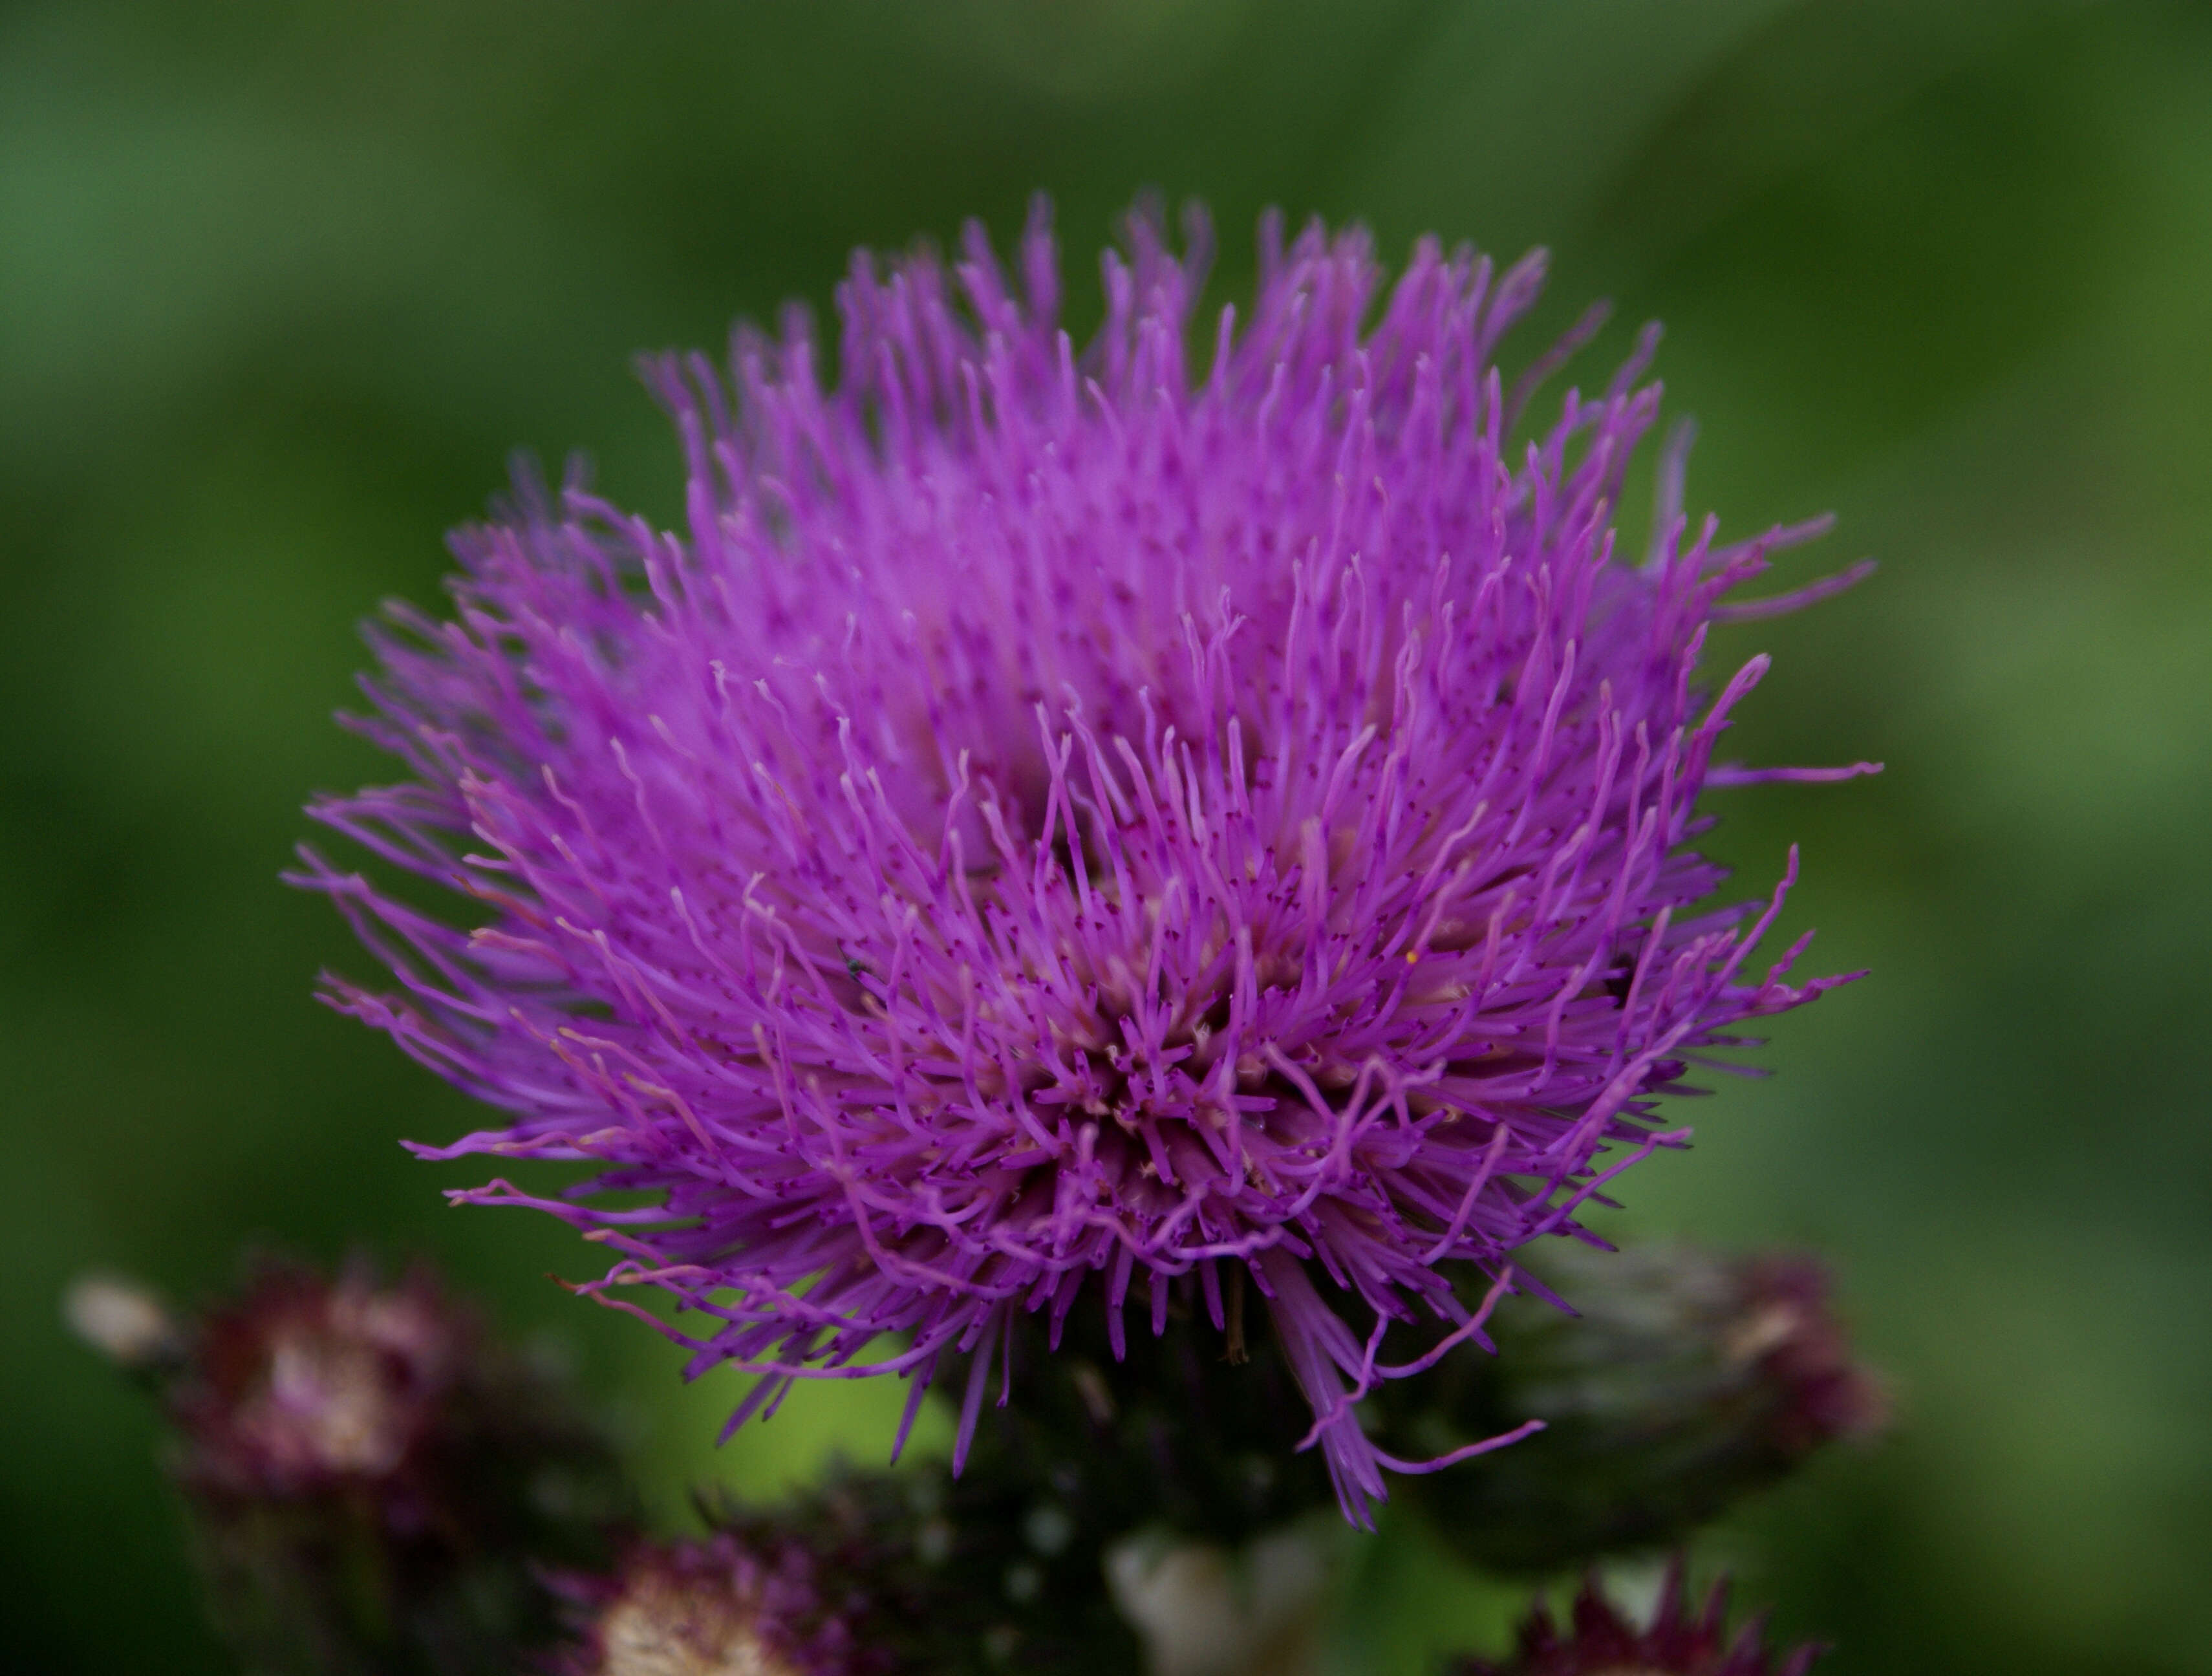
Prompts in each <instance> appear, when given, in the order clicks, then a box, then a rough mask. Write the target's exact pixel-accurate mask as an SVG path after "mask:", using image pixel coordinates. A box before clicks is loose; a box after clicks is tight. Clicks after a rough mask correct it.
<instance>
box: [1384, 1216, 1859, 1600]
mask: <svg viewBox="0 0 2212 1676" xmlns="http://www.w3.org/2000/svg"><path fill="white" fill-rule="evenodd" d="M1538 1278H1540V1279H1541V1280H1542V1281H1543V1282H1545V1283H1547V1284H1550V1285H1553V1286H1556V1287H1558V1288H1559V1291H1560V1292H1561V1294H1562V1295H1563V1296H1568V1297H1571V1298H1572V1299H1573V1300H1574V1302H1575V1304H1576V1306H1577V1309H1579V1310H1580V1311H1581V1313H1580V1314H1579V1315H1565V1314H1563V1313H1561V1312H1559V1310H1557V1309H1553V1308H1551V1307H1550V1306H1548V1305H1547V1304H1544V1303H1540V1302H1538V1301H1537V1300H1535V1299H1533V1298H1518V1299H1514V1300H1510V1301H1509V1302H1508V1303H1506V1304H1505V1305H1504V1307H1502V1308H1501V1309H1499V1310H1498V1313H1497V1315H1496V1316H1495V1317H1494V1318H1493V1320H1492V1324H1491V1331H1492V1336H1493V1338H1494V1339H1495V1340H1496V1342H1497V1345H1498V1354H1497V1355H1496V1356H1495V1357H1492V1356H1487V1355H1483V1354H1480V1352H1477V1351H1473V1350H1471V1349H1468V1350H1461V1351H1455V1352H1454V1353H1453V1354H1452V1355H1451V1356H1449V1357H1447V1358H1446V1359H1445V1360H1444V1362H1443V1363H1442V1364H1441V1365H1439V1366H1438V1367H1437V1369H1436V1370H1435V1371H1434V1373H1433V1374H1432V1375H1431V1376H1430V1379H1429V1380H1428V1381H1425V1382H1423V1381H1408V1382H1407V1384H1406V1385H1405V1386H1404V1387H1401V1388H1396V1389H1395V1390H1394V1391H1393V1393H1392V1394H1393V1397H1394V1398H1395V1399H1400V1400H1397V1401H1395V1404H1394V1418H1395V1419H1396V1420H1398V1421H1399V1422H1400V1423H1401V1424H1404V1425H1405V1426H1406V1427H1407V1430H1408V1431H1409V1433H1410V1435H1411V1436H1413V1437H1415V1438H1418V1439H1419V1440H1420V1441H1421V1442H1423V1443H1424V1444H1425V1445H1435V1446H1439V1447H1448V1446H1449V1441H1450V1439H1451V1438H1452V1437H1454V1436H1456V1435H1458V1434H1460V1433H1462V1432H1466V1433H1470V1434H1472V1435H1475V1436H1480V1435H1482V1430H1483V1428H1484V1427H1486V1425H1489V1424H1491V1423H1492V1419H1493V1418H1495V1417H1497V1416H1500V1415H1505V1414H1511V1415H1514V1416H1516V1418H1517V1417H1518V1416H1521V1415H1523V1414H1537V1415H1541V1416H1542V1417H1543V1418H1544V1419H1545V1420H1546V1422H1547V1429H1546V1430H1544V1431H1543V1432H1542V1433H1541V1434H1540V1435H1539V1436H1536V1437H1534V1438H1532V1439H1531V1440H1530V1441H1528V1442H1526V1443H1523V1444H1522V1445H1520V1446H1519V1447H1518V1448H1514V1449H1510V1450H1506V1451H1503V1452H1501V1453H1500V1454H1498V1455H1496V1456H1494V1457H1492V1458H1491V1459H1489V1460H1486V1461H1485V1462H1484V1463H1483V1464H1482V1465H1481V1466H1480V1467H1469V1468H1467V1469H1464V1470H1461V1471H1455V1472H1450V1473H1440V1474H1437V1476H1435V1477H1433V1478H1431V1479H1426V1480H1424V1481H1421V1482H1420V1483H1419V1487H1418V1489H1417V1490H1416V1491H1415V1496H1416V1498H1417V1500H1418V1502H1419V1506H1420V1507H1421V1508H1422V1509H1423V1510H1424V1511H1425V1513H1426V1515H1428V1517H1429V1518H1430V1520H1431V1521H1432V1522H1433V1524H1434V1525H1435V1527H1437V1530H1438V1531H1439V1532H1440V1533H1442V1534H1443V1536H1444V1538H1445V1539H1447V1541H1449V1543H1450V1545H1452V1546H1453V1547H1455V1549H1457V1550H1458V1551H1459V1552H1460V1553H1461V1554H1462V1556H1463V1557H1464V1558H1468V1559H1469V1560H1471V1561H1473V1562H1474V1563H1475V1564H1479V1565H1483V1566H1486V1567H1490V1568H1492V1569H1499V1570H1549V1569H1551V1568H1553V1567H1557V1566H1559V1565H1565V1564H1576V1563H1578V1562H1581V1561H1584V1560H1587V1559H1589V1558H1593V1557H1595V1556H1596V1555H1600V1554H1607V1553H1613V1552H1620V1551H1623V1550H1627V1549H1635V1548H1648V1547H1654V1546H1659V1545H1665V1544H1667V1543H1668V1542H1670V1541H1672V1540H1674V1539H1676V1538H1678V1537H1679V1536H1680V1535H1682V1534H1683V1533H1686V1531H1687V1530H1689V1529H1690V1528H1691V1527H1692V1526H1694V1525H1697V1524H1699V1523H1700V1522H1702V1521H1705V1520H1706V1519H1709V1518H1711V1517H1712V1516H1713V1515H1715V1514H1717V1513H1718V1512H1720V1511H1721V1510H1722V1509H1723V1508H1725V1507H1727V1506H1728V1505H1729V1503H1732V1502H1734V1501H1735V1500H1736V1499H1737V1498H1738V1497H1741V1496H1742V1495H1744V1494H1746V1493H1747V1492H1748V1491H1753V1490H1756V1489H1759V1488H1760V1487H1762V1486H1764V1485H1768V1484H1770V1483H1772V1482H1773V1481H1775V1480H1776V1479H1779V1478H1781V1477H1782V1476H1784V1474H1785V1473H1788V1472H1789V1471H1790V1469H1791V1468H1792V1467H1796V1465H1798V1464H1799V1463H1800V1462H1801V1461H1802V1460H1804V1459H1805V1458H1806V1456H1808V1454H1811V1453H1812V1452H1813V1451H1814V1450H1815V1449H1816V1448H1819V1447H1820V1445H1821V1444H1823V1443H1825V1442H1828V1441H1829V1440H1831V1439H1832V1438H1837V1437H1843V1436H1863V1435H1864V1434H1866V1433H1868V1432H1869V1431H1870V1430H1873V1429H1874V1428H1875V1427H1876V1426H1877V1425H1878V1424H1880V1421H1881V1416H1882V1411H1883V1404H1882V1399H1881V1391H1880V1388H1879V1387H1878V1386H1877V1385H1876V1384H1875V1381H1874V1380H1873V1379H1872V1378H1871V1376H1870V1375H1868V1374H1867V1373H1866V1372H1865V1370H1864V1369H1861V1368H1860V1367H1859V1366H1857V1364H1856V1363H1854V1362H1853V1361H1852V1359H1851V1355H1850V1344H1849V1341H1848V1339H1846V1337H1845V1335H1844V1330H1843V1328H1842V1327H1841V1326H1840V1324H1839V1323H1838V1321H1837V1320H1836V1318H1835V1316H1834V1315H1833V1314H1832V1312H1831V1310H1830V1309H1829V1307H1828V1299H1827V1295H1828V1290H1829V1280H1828V1276H1827V1274H1826V1271H1825V1270H1824V1269H1823V1268H1822V1267H1821V1266H1820V1265H1819V1264H1818V1263H1817V1262H1815V1261H1814V1260H1812V1259H1810V1258H1806V1257H1798V1256H1790V1255H1777V1254H1762V1255H1756V1256H1751V1257H1728V1256H1722V1255H1719V1254H1714V1253H1711V1252H1705V1251H1700V1250H1699V1249H1697V1248H1693V1247H1688V1246H1679V1245H1669V1246H1656V1247H1651V1248H1644V1249H1634V1250H1630V1251H1628V1252H1626V1253H1621V1254H1610V1253H1600V1252H1594V1251H1590V1250H1589V1249H1587V1248H1582V1247H1568V1248H1565V1249H1564V1250H1561V1251H1559V1252H1558V1253H1557V1254H1548V1255H1547V1257H1546V1258H1545V1259H1544V1260H1542V1261H1541V1265H1540V1266H1538Z"/></svg>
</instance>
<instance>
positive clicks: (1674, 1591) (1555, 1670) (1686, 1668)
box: [1454, 1560, 1825, 1676]
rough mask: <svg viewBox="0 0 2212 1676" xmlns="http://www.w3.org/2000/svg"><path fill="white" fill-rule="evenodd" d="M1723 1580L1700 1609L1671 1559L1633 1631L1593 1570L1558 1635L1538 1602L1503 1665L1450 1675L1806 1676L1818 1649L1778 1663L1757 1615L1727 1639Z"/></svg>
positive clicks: (1463, 1667) (1477, 1664)
mask: <svg viewBox="0 0 2212 1676" xmlns="http://www.w3.org/2000/svg"><path fill="white" fill-rule="evenodd" d="M1727 1626H1728V1584H1727V1583H1726V1582H1719V1583H1716V1584H1715V1585H1714V1586H1713V1589H1712V1592H1711V1594H1708V1595H1707V1596H1706V1597H1705V1605H1704V1606H1703V1608H1702V1609H1700V1608H1699V1607H1696V1606H1693V1605H1692V1602H1691V1600H1690V1594H1689V1590H1688V1588H1687V1587H1686V1585H1685V1583H1684V1581H1683V1576H1682V1566H1681V1563H1680V1561H1679V1560H1677V1561H1676V1562H1675V1563H1674V1564H1672V1565H1670V1566H1669V1567H1668V1571H1667V1578H1666V1582H1664V1583H1663V1584H1662V1586H1661V1588H1660V1591H1659V1604H1658V1608H1657V1610H1656V1612H1654V1613H1653V1615H1652V1619H1651V1622H1650V1625H1649V1626H1647V1627H1646V1628H1644V1629H1642V1630H1639V1629H1638V1628H1637V1627H1636V1626H1635V1625H1634V1624H1632V1623H1631V1622H1630V1621H1629V1620H1628V1619H1627V1618H1624V1617H1622V1616H1621V1614H1620V1612H1618V1611H1616V1610H1615V1609H1614V1608H1613V1606H1611V1605H1609V1604H1608V1603H1607V1600H1606V1598H1605V1596H1604V1594H1603V1593H1602V1592H1601V1590H1600V1588H1599V1587H1598V1582H1597V1579H1596V1578H1595V1576H1593V1577H1591V1578H1589V1580H1588V1581H1587V1582H1584V1583H1583V1588H1582V1592H1581V1593H1580V1594H1577V1596H1576V1597H1575V1605H1574V1617H1573V1627H1572V1630H1571V1632H1570V1633H1568V1634H1565V1635H1562V1634H1561V1633H1560V1632H1559V1628H1558V1626H1557V1625H1556V1624H1553V1621H1552V1615H1551V1613H1550V1612H1548V1611H1547V1609H1546V1608H1545V1607H1544V1606H1542V1605H1541V1603H1540V1604H1539V1605H1538V1606H1536V1607H1535V1609H1534V1611H1532V1612H1530V1613H1529V1615H1528V1619H1527V1621H1526V1622H1525V1623H1523V1624H1522V1626H1521V1637H1520V1646H1519V1647H1518V1649H1516V1653H1515V1656H1514V1658H1513V1661H1512V1662H1510V1664H1493V1663H1492V1662H1491V1661H1488V1660H1486V1659H1465V1660H1462V1661H1460V1662H1459V1664H1458V1665H1456V1666H1455V1667H1454V1676H1805V1673H1806V1672H1807V1671H1808V1670H1810V1669H1811V1668H1812V1667H1813V1661H1814V1660H1815V1659H1816V1658H1818V1657H1819V1656H1820V1654H1821V1652H1822V1651H1823V1650H1825V1649H1821V1648H1820V1647H1817V1646H1814V1645H1811V1644H1809V1643H1808V1644H1807V1645H1804V1646H1801V1647H1798V1648H1796V1649H1794V1650H1792V1651H1791V1652H1790V1654H1789V1655H1787V1656H1786V1657H1785V1658H1784V1660H1783V1661H1782V1664H1781V1666H1780V1667H1779V1668H1777V1667H1776V1666H1775V1664H1774V1662H1773V1657H1772V1655H1770V1654H1769V1653H1768V1652H1767V1650H1766V1649H1765V1645H1764V1643H1763V1642H1762V1640H1761V1637H1760V1625H1759V1622H1758V1621H1757V1620H1753V1622H1751V1623H1749V1624H1745V1625H1744V1627H1743V1628H1742V1629H1741V1630H1740V1631H1738V1632H1737V1634H1736V1635H1735V1637H1733V1638H1731V1637H1729V1634H1728V1631H1727Z"/></svg>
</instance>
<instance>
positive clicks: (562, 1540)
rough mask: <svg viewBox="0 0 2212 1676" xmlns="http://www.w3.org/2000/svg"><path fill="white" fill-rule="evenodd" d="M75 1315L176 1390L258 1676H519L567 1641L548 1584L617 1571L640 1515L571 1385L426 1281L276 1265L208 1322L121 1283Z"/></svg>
mask: <svg viewBox="0 0 2212 1676" xmlns="http://www.w3.org/2000/svg"><path fill="white" fill-rule="evenodd" d="M132 1297H135V1298H136V1299H137V1305H136V1306H135V1308H126V1303H128V1301H129V1300H130V1299H131V1298H132ZM69 1311H70V1315H71V1317H72V1319H73V1320H74V1321H76V1323H77V1324H78V1326H79V1327H80V1329H81V1330H82V1331H84V1333H85V1336H86V1337H87V1338H88V1339H91V1340H92V1341H93V1342H94V1344H95V1345H97V1346H98V1347H100V1348H101V1349H103V1350H106V1351H108V1353H110V1354H111V1355H112V1356H113V1357H115V1358H116V1359H117V1360H118V1362H119V1363H121V1365H123V1366H124V1367H125V1369H130V1370H132V1371H135V1372H137V1373H138V1374H140V1375H142V1376H144V1377H148V1378H150V1379H152V1380H154V1381H155V1382H156V1383H157V1384H158V1386H159V1388H160V1391H161V1399H162V1406H163V1407H164V1409H165V1411H166V1412H167V1418H168V1419H169V1421H170V1423H171V1425H172V1427H173V1447H172V1449H171V1452H170V1460H169V1467H170V1473H171V1476H172V1477H173V1479H175V1481H176V1483H177V1485H178V1487H179V1490H180V1491H182V1492H183V1496H184V1500H185V1508H186V1510H187V1512H188V1513H189V1515H190V1516H191V1525H192V1530H193V1535H194V1538H195V1541H196V1545H197V1549H198V1553H199V1558H200V1560H201V1562H202V1566H203V1569H204V1572H205V1574H206V1576H207V1580H208V1583H209V1586H210V1604H211V1605H212V1606H213V1607H214V1609H215V1614H216V1619H217V1622H218V1624H219V1626H220V1627H221V1628H222V1630H223V1631H224V1633H225V1634H226V1636H227V1637H228V1638H229V1639H230V1641H231V1642H232V1643H233V1644H234V1647H235V1648H236V1649H237V1650H238V1651H239V1653H240V1655H241V1656H242V1657H244V1658H245V1659H246V1660H247V1661H248V1662H249V1663H250V1664H251V1665H252V1667H253V1668H254V1669H256V1670H262V1671H270V1672H288V1673H301V1676H308V1673H313V1676H433V1673H435V1676H463V1673H471V1676H472V1673H477V1672H492V1671H507V1670H511V1669H512V1668H513V1664H514V1661H515V1658H516V1657H517V1655H518V1654H519V1652H520V1649H523V1648H526V1647H527V1646H529V1645H531V1644H532V1643H536V1642H538V1641H543V1640H544V1639H546V1638H547V1637H550V1635H551V1634H552V1633H553V1631H554V1630H555V1628H556V1624H555V1620H554V1618H553V1613H552V1606H553V1602H552V1600H550V1597H548V1596H547V1595H546V1594H544V1590H543V1588H541V1586H540V1584H539V1582H538V1575H537V1573H538V1568H539V1567H540V1566H542V1565H547V1564H568V1565H580V1564H592V1563H594V1562H595V1561H597V1560H599V1558H601V1554H602V1549H603V1544H604V1539H605V1536H606V1534H607V1533H608V1532H609V1531H610V1530H611V1527H613V1526H614V1525H615V1524H616V1523H617V1521H620V1520H621V1519H622V1518H623V1516H624V1515H626V1514H627V1512H628V1510H629V1492H628V1490H627V1487H626V1486H625V1485H623V1481H622V1479H621V1477H620V1474H619V1473H618V1471H617V1467H616V1466H615V1463H614V1460H613V1456H612V1454H611V1451H610V1449H609V1448H608V1447H607V1444H606V1442H605V1439H604V1438H603V1437H602V1436H600V1435H599V1432H598V1431H597V1430H596V1429H595V1428H593V1427H592V1425H591V1424H589V1423H588V1422H587V1421H586V1420H585V1419H584V1418H582V1417H581V1416H580V1413H579V1412H577V1411H576V1409H575V1407H574V1405H573V1402H572V1400H571V1399H570V1398H569V1397H568V1394H567V1393H566V1392H565V1391H564V1390H562V1388H561V1387H560V1385H559V1384H558V1382H557V1381H554V1380H552V1379H551V1378H550V1377H549V1376H548V1375H547V1374H546V1373H545V1372H544V1371H543V1370H541V1369H535V1368H533V1367H532V1366H531V1365H530V1364H528V1363H526V1362H524V1361H523V1360H521V1359H520V1358H519V1357H514V1356H513V1355H511V1354H510V1353H508V1352H507V1351H504V1350H503V1349H501V1347H500V1346H498V1345H495V1344H493V1343H491V1342H490V1341H489V1340H488V1339H487V1338H486V1337H485V1335H484V1334H483V1331H482V1329H481V1327H479V1325H478V1324H477V1321H476V1320H475V1319H474V1317H473V1316H472V1315H471V1314H470V1313H469V1312H468V1311H467V1310H465V1309H462V1308H461V1307H460V1306H459V1305H458V1304H456V1303H454V1302H453V1300H452V1299H451V1298H450V1297H448V1296H447V1295H446V1294H445V1293H444V1292H443V1291H442V1290H441V1289H440V1288H439V1287H437V1286H436V1285H435V1284H433V1283H432V1282H431V1281H430V1280H429V1279H428V1278H426V1277H424V1276H422V1275H416V1276H415V1277H413V1278H410V1279H408V1280H405V1281H403V1282H401V1283H400V1284H397V1285H386V1284H379V1283H378V1282H377V1281H376V1280H375V1279H374V1277H373V1276H372V1275H371V1274H370V1273H369V1272H368V1270H367V1269H366V1268H365V1267H363V1266H360V1265H356V1266H353V1267H351V1268H349V1269H348V1270H347V1271H345V1272H343V1273H341V1274H340V1275H338V1276H337V1278H335V1279H332V1278H325V1277H324V1276H321V1275H319V1274H315V1273H313V1272H309V1271H307V1270H305V1269H299V1268H291V1267H276V1266H270V1267H265V1268H264V1269H263V1270H262V1271H261V1272H259V1273H258V1274H257V1275H256V1277H255V1278H254V1279H253V1281H252V1284H250V1285H249V1286H247V1287H246V1290H244V1291H243V1293H242V1294H241V1295H240V1296H238V1297H236V1298H234V1299H232V1300H230V1301H228V1302H227V1303H223V1304H222V1305H220V1306H218V1307H216V1309H211V1310H210V1311H208V1312H207V1313H206V1314H205V1315H203V1316H201V1317H199V1318H198V1319H197V1320H194V1321H186V1322H176V1321H171V1320H169V1318H168V1317H167V1315H166V1313H165V1312H162V1311H161V1310H160V1309H159V1306H158V1304H156V1303H154V1302H153V1301H152V1300H151V1298H150V1297H149V1296H148V1295H146V1294H144V1293H143V1292H137V1291H136V1290H134V1289H128V1288H126V1287H125V1286H123V1285H121V1284H118V1283H116V1282H113V1281H106V1280H100V1281H93V1282H89V1283H81V1284H79V1285H77V1286H76V1287H75V1288H73V1289H72V1290H71V1292H70V1299H69ZM134 1319H135V1321H136V1322H137V1326H135V1327H134V1326H133V1321H134ZM155 1321H159V1322H160V1323H161V1326H162V1331H161V1332H160V1333H158V1334H155V1333H151V1332H150V1331H139V1330H137V1327H144V1326H146V1324H147V1323H149V1322H155ZM125 1327H131V1329H132V1330H130V1331H124V1330H122V1329H123V1328H125ZM148 1345H158V1346H159V1347H160V1350H161V1354H160V1355H159V1356H158V1357H157V1356H154V1355H150V1354H148V1353H146V1347H147V1346H148Z"/></svg>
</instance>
